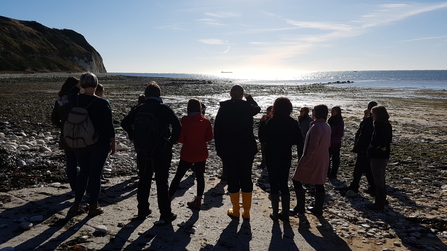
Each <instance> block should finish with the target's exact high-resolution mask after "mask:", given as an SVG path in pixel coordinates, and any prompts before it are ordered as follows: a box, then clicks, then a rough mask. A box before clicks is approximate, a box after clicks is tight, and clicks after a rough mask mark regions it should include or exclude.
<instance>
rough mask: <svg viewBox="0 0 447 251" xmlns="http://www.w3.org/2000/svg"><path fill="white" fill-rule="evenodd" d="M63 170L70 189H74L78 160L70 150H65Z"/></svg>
mask: <svg viewBox="0 0 447 251" xmlns="http://www.w3.org/2000/svg"><path fill="white" fill-rule="evenodd" d="M65 165H66V169H65V172H66V174H67V178H68V183H69V184H70V188H71V190H72V191H76V179H77V177H78V169H77V167H78V161H77V159H76V155H75V153H74V152H73V151H72V150H65Z"/></svg>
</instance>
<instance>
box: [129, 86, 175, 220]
mask: <svg viewBox="0 0 447 251" xmlns="http://www.w3.org/2000/svg"><path fill="white" fill-rule="evenodd" d="M144 95H145V97H146V100H145V101H144V104H143V105H140V106H138V107H136V108H135V109H133V110H132V111H130V112H129V114H128V115H127V116H126V117H125V118H124V119H123V121H122V122H121V127H122V128H123V129H124V130H125V131H126V132H127V133H128V135H129V138H130V140H132V141H133V142H134V145H135V150H136V151H137V167H138V175H139V177H140V180H139V181H138V192H137V200H138V216H137V219H145V218H146V216H148V215H150V214H151V212H152V211H151V210H150V209H149V194H150V189H151V182H152V175H153V173H155V182H156V184H157V201H158V209H159V210H160V222H159V224H163V223H167V222H171V221H173V220H175V219H176V218H177V215H176V214H173V213H172V210H171V202H170V200H169V196H168V188H169V186H168V178H169V167H170V166H171V159H172V145H173V144H175V143H177V140H178V139H179V136H180V130H181V125H180V122H179V120H178V118H177V116H175V113H174V111H172V109H171V108H169V106H167V105H165V104H163V100H162V98H161V97H160V95H161V89H160V86H158V84H157V83H156V82H155V81H152V82H151V83H150V84H149V85H148V86H147V87H146V90H145V92H144ZM170 127H172V133H171V131H170Z"/></svg>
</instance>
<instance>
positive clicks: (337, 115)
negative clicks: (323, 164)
mask: <svg viewBox="0 0 447 251" xmlns="http://www.w3.org/2000/svg"><path fill="white" fill-rule="evenodd" d="M327 123H328V124H329V125H330V126H331V131H332V132H331V147H329V158H330V162H329V169H328V178H329V179H336V178H337V172H338V168H339V167H340V148H341V138H342V137H343V136H344V131H345V123H344V122H343V117H342V116H341V109H340V107H339V106H334V107H332V110H331V117H330V118H329V119H328V121H327ZM331 162H332V168H331V167H330V164H331Z"/></svg>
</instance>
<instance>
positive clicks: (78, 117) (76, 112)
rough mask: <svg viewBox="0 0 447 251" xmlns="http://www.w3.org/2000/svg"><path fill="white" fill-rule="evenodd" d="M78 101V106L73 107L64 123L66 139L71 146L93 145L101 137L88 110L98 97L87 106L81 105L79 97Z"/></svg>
mask: <svg viewBox="0 0 447 251" xmlns="http://www.w3.org/2000/svg"><path fill="white" fill-rule="evenodd" d="M76 101H77V106H76V107H73V108H71V110H70V112H69V113H68V118H67V121H65V124H64V139H65V142H66V143H67V145H68V146H69V147H71V148H84V147H86V146H89V145H93V144H94V143H96V142H97V141H98V138H99V135H98V134H97V133H96V130H95V127H94V126H93V123H92V121H91V120H90V117H89V115H88V111H87V109H88V108H89V107H90V105H91V104H93V102H95V101H96V98H95V99H94V100H93V101H92V102H90V104H88V105H87V106H86V107H80V106H79V97H77V99H76Z"/></svg>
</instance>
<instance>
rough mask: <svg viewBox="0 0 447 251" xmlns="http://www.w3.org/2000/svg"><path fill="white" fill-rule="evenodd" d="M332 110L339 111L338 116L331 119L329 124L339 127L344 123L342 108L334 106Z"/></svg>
mask: <svg viewBox="0 0 447 251" xmlns="http://www.w3.org/2000/svg"><path fill="white" fill-rule="evenodd" d="M332 110H335V111H337V115H334V116H331V117H329V119H328V121H327V123H328V124H329V125H337V124H338V123H340V122H341V121H343V117H342V116H341V108H340V106H334V107H332Z"/></svg>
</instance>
